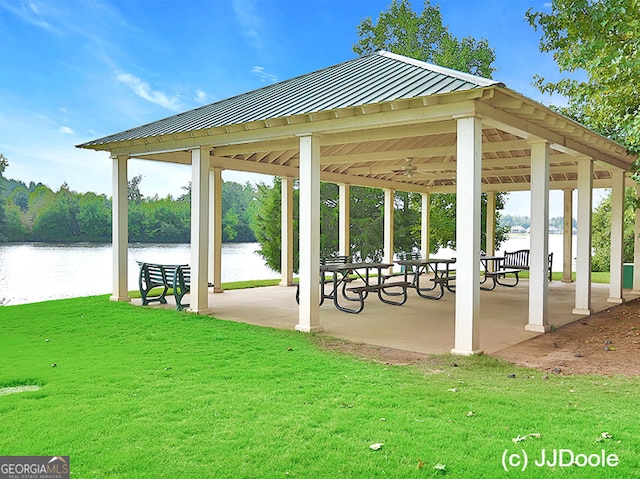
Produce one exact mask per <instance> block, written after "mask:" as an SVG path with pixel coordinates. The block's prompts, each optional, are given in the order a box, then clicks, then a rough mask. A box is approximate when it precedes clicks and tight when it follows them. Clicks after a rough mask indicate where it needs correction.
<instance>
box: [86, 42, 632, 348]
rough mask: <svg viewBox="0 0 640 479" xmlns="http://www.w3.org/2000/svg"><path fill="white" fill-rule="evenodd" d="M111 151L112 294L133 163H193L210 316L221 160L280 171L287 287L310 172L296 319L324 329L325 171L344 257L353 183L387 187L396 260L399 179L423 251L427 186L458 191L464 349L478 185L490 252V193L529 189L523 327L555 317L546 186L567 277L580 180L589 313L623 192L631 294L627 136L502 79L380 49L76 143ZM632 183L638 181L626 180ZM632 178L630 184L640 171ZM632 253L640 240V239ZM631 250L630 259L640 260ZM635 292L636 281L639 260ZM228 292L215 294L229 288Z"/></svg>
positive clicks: (618, 239) (199, 265) (197, 255)
mask: <svg viewBox="0 0 640 479" xmlns="http://www.w3.org/2000/svg"><path fill="white" fill-rule="evenodd" d="M78 146H79V147H80V148H87V149H93V150H104V151H108V152H110V154H111V158H112V160H113V251H114V268H113V280H114V281H113V295H112V299H113V300H116V301H125V300H129V297H128V290H127V248H128V239H127V236H128V225H127V161H128V160H129V159H131V158H137V159H148V160H156V161H166V162H172V163H181V164H185V165H189V164H190V165H191V169H192V207H191V248H192V260H191V268H192V288H191V308H192V310H193V311H194V312H197V313H208V312H209V311H210V310H209V304H208V289H207V284H208V282H209V281H211V282H213V283H214V284H215V285H217V286H219V285H220V258H221V238H222V229H221V222H222V214H221V185H222V176H221V172H222V171H223V170H225V169H229V170H240V171H249V172H256V173H264V174H269V175H274V176H279V177H282V179H283V189H282V191H283V193H282V195H283V198H282V209H283V214H282V248H283V251H282V284H283V285H290V284H291V283H292V281H293V268H292V257H293V254H292V247H293V246H292V245H293V240H292V239H293V235H294V232H293V226H292V225H293V206H292V204H293V202H292V198H293V179H294V178H299V181H300V183H299V184H300V221H299V248H300V266H299V269H300V272H299V276H300V278H299V280H300V306H299V318H298V324H297V326H296V329H298V330H299V331H305V332H312V331H321V330H322V324H321V321H320V319H321V318H320V309H319V307H318V302H319V297H318V295H319V291H318V275H319V264H320V240H319V238H320V222H319V211H320V182H321V181H325V182H332V183H336V184H338V185H339V190H340V202H339V204H340V249H341V251H340V253H341V254H348V253H349V245H350V240H349V187H350V185H361V186H369V187H375V188H381V189H383V190H384V192H385V208H384V218H385V221H384V225H385V227H384V238H385V240H384V255H385V258H384V260H385V261H386V262H392V260H393V197H394V191H396V190H400V191H411V192H416V193H420V194H422V238H421V243H422V250H423V251H422V252H423V255H425V256H427V255H428V252H429V248H428V245H429V209H430V195H431V194H433V193H442V192H453V193H456V195H457V210H456V218H457V225H458V227H457V232H456V242H457V251H456V256H457V265H456V269H457V282H456V297H455V338H454V344H455V346H454V348H453V351H452V352H454V353H457V354H465V355H466V354H475V353H478V352H480V348H479V333H478V327H477V318H478V314H479V301H480V289H479V282H478V280H477V278H478V277H479V274H480V271H479V268H480V267H479V261H478V252H479V251H480V236H481V226H480V225H481V223H480V203H481V193H482V192H486V193H487V194H488V208H487V253H489V254H491V253H492V252H493V249H494V246H495V241H494V235H493V231H495V193H496V192H501V191H517V190H530V191H531V198H532V201H531V215H530V216H531V247H530V248H531V256H530V258H531V259H530V280H529V311H528V324H527V325H526V329H527V330H530V331H536V332H545V331H547V330H548V329H549V322H548V313H547V302H548V299H547V254H548V223H549V218H548V210H549V190H550V189H560V190H563V191H564V192H565V193H564V201H565V205H564V206H565V209H564V211H565V221H564V225H565V226H564V235H565V252H564V258H563V265H564V266H563V271H564V272H563V277H564V278H565V279H567V280H570V279H571V268H572V265H571V258H572V252H571V226H572V225H571V212H572V209H573V206H572V191H573V190H574V189H577V191H578V196H577V198H578V199H577V202H578V205H577V210H578V218H577V220H578V243H577V263H576V289H575V308H574V310H573V312H575V313H576V314H582V315H586V314H590V313H591V281H590V280H591V276H590V275H591V210H592V190H593V188H603V187H607V188H611V189H612V224H611V281H610V293H609V296H610V298H609V301H611V302H614V303H617V302H622V301H623V296H622V293H623V287H622V266H623V265H622V252H623V221H622V217H623V202H624V187H625V182H626V181H629V180H627V178H626V176H625V173H626V172H628V171H629V169H630V167H631V164H632V162H633V161H634V159H635V157H633V156H631V155H629V154H628V153H627V152H626V150H625V149H624V148H623V147H622V146H620V145H619V144H617V143H615V142H613V141H611V140H609V139H607V138H605V137H603V136H601V135H599V134H597V133H594V132H593V131H591V130H589V129H587V128H586V127H584V126H582V125H580V124H579V123H577V122H575V121H573V120H570V119H568V118H566V117H564V116H562V115H560V114H558V113H557V112H554V111H553V110H551V109H549V108H547V107H545V106H543V105H541V104H540V103H537V102H535V101H533V100H531V99H529V98H527V97H525V96H523V95H521V94H519V93H517V92H515V91H513V90H510V89H508V88H507V87H506V86H505V85H504V84H502V83H500V82H497V81H493V80H488V79H484V78H480V77H476V76H473V75H469V74H466V73H461V72H458V71H454V70H450V69H447V68H442V67H439V66H436V65H432V64H428V63H425V62H421V61H418V60H414V59H411V58H407V57H403V56H400V55H396V54H393V53H389V52H385V51H379V52H376V53H372V54H369V55H366V56H363V57H359V58H355V59H353V60H350V61H347V62H344V63H341V64H338V65H334V66H331V67H328V68H324V69H322V70H318V71H315V72H312V73H309V74H306V75H302V76H299V77H296V78H293V79H290V80H286V81H283V82H280V83H276V84H273V85H269V86H266V87H264V88H261V89H258V90H254V91H251V92H248V93H245V94H242V95H238V96H235V97H232V98H229V99H226V100H222V101H219V102H216V103H213V104H210V105H207V106H203V107H200V108H197V109H194V110H190V111H186V112H184V113H180V114H178V115H175V116H171V117H169V118H165V119H162V120H158V121H155V122H153V123H149V124H146V125H142V126H139V127H136V128H132V129H130V130H127V131H123V132H121V133H116V134H113V135H110V136H107V137H104V138H100V139H97V140H93V141H89V142H87V143H84V144H81V145H78ZM631 184H632V183H629V185H631ZM633 186H635V183H633ZM636 251H639V250H638V248H636ZM639 259H640V253H636V261H635V263H639V264H640V261H638V260H639ZM635 271H636V273H635V278H634V289H640V274H638V268H635ZM218 291H220V290H218Z"/></svg>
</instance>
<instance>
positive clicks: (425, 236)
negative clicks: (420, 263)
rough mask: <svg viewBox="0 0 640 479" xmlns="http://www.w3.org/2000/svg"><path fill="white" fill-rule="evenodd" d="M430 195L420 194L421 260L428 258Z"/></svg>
mask: <svg viewBox="0 0 640 479" xmlns="http://www.w3.org/2000/svg"><path fill="white" fill-rule="evenodd" d="M430 213H431V195H430V194H429V193H422V209H421V211H420V215H421V219H422V221H421V225H420V226H421V228H420V232H421V235H420V251H421V253H422V257H423V258H428V257H429V248H430V243H431V214H430Z"/></svg>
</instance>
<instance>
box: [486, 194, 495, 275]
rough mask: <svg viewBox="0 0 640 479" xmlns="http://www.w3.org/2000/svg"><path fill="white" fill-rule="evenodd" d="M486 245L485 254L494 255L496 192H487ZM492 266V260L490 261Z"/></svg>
mask: <svg viewBox="0 0 640 479" xmlns="http://www.w3.org/2000/svg"><path fill="white" fill-rule="evenodd" d="M486 223H487V224H486V230H487V231H486V232H485V234H486V236H485V237H486V246H485V249H486V251H485V253H487V256H494V255H495V254H496V192H495V191H488V192H487V221H486ZM491 263H492V264H491V265H489V266H493V261H491Z"/></svg>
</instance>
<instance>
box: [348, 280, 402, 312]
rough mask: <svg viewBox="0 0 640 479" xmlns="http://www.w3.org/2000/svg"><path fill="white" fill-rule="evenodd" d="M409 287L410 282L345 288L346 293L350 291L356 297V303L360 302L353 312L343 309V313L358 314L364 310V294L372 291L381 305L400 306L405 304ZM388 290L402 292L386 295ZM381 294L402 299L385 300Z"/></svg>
mask: <svg viewBox="0 0 640 479" xmlns="http://www.w3.org/2000/svg"><path fill="white" fill-rule="evenodd" d="M409 286H411V282H410V281H395V282H391V283H379V284H371V285H364V286H353V287H351V288H347V291H351V292H353V293H356V294H357V295H358V301H359V302H360V306H359V308H357V309H355V310H347V309H343V311H347V312H349V313H359V312H360V311H362V310H363V309H364V300H365V298H366V294H367V293H370V292H374V291H375V292H377V293H378V299H380V301H382V302H383V303H387V304H392V305H394V306H402V305H403V304H404V303H406V302H407V288H408V287H409ZM388 288H402V291H400V292H397V293H395V292H394V293H388V292H387V291H386V289H388ZM383 294H386V295H387V296H402V299H400V300H391V299H387V298H385V297H384V296H383Z"/></svg>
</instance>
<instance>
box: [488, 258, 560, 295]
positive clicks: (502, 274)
mask: <svg viewBox="0 0 640 479" xmlns="http://www.w3.org/2000/svg"><path fill="white" fill-rule="evenodd" d="M529 255H530V250H528V249H521V250H518V251H513V252H505V253H504V258H503V259H502V260H500V262H499V263H498V264H499V266H498V268H497V269H496V270H494V271H488V270H487V271H485V272H484V276H485V278H491V285H490V286H488V287H486V288H485V287H481V289H484V290H485V291H491V290H493V289H495V287H496V285H498V284H499V285H500V286H508V287H510V288H513V287H515V286H517V285H518V282H519V281H520V277H519V276H518V275H519V274H520V272H521V271H525V270H526V271H528V270H529ZM552 267H553V253H549V257H548V260H547V269H548V275H549V281H551V279H552V277H551V268H552ZM508 274H513V275H514V276H515V282H513V283H505V282H503V281H501V279H504V278H506V275H508Z"/></svg>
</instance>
